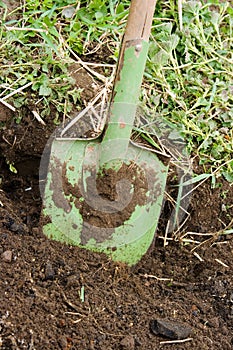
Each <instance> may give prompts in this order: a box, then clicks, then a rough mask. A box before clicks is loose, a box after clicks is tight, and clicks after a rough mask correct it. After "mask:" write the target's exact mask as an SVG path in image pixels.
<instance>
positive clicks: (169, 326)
mask: <svg viewBox="0 0 233 350" xmlns="http://www.w3.org/2000/svg"><path fill="white" fill-rule="evenodd" d="M150 328H151V331H152V333H154V334H156V335H161V336H164V337H167V338H170V339H172V340H176V339H185V338H187V337H189V335H190V333H191V331H192V328H191V327H190V326H188V325H186V324H184V323H181V322H178V321H176V320H167V319H159V318H158V319H155V320H153V321H151V324H150Z"/></svg>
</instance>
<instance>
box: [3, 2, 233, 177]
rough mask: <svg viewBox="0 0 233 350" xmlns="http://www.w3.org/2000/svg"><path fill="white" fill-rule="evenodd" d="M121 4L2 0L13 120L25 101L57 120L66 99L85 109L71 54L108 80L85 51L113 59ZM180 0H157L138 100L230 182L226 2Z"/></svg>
mask: <svg viewBox="0 0 233 350" xmlns="http://www.w3.org/2000/svg"><path fill="white" fill-rule="evenodd" d="M129 3H130V1H128V0H125V1H118V0H109V1H104V0H86V1H83V0H80V1H73V0H66V1H63V0H58V1H56V2H55V1H51V0H43V1H42V0H35V1H31V0H25V1H24V2H23V5H22V6H20V7H19V8H17V9H14V10H10V9H8V8H7V7H6V5H4V3H3V2H2V1H0V11H1V22H0V25H1V26H0V71H1V74H0V98H1V99H2V100H3V101H2V103H4V104H5V105H6V106H7V104H8V106H7V108H8V107H9V108H11V107H12V109H13V110H14V109H15V112H14V114H13V116H14V119H15V121H16V122H17V123H20V121H21V119H22V118H23V111H24V108H25V107H27V108H28V106H30V110H33V111H34V112H36V114H35V115H36V116H38V118H41V120H42V121H44V122H45V123H46V122H47V121H48V120H49V118H50V119H51V111H52V112H53V121H54V123H55V124H58V123H60V122H61V120H62V119H64V117H67V118H69V116H70V113H71V111H72V109H73V107H74V106H78V107H79V108H80V109H81V108H83V104H82V101H81V98H80V90H79V89H77V88H76V87H75V84H74V83H75V82H74V80H73V79H72V77H71V76H70V74H69V65H70V64H71V63H72V62H73V60H74V55H73V53H74V54H75V60H76V61H77V60H79V58H82V60H83V61H85V62H86V63H85V64H86V67H89V69H91V72H92V73H93V72H94V75H93V76H94V79H96V80H98V81H99V80H101V77H103V76H104V77H106V79H108V78H109V79H110V76H112V74H113V71H112V68H111V67H108V65H107V64H106V65H105V63H108V62H103V58H100V62H97V63H102V64H103V67H102V71H101V76H100V75H99V73H98V71H97V69H96V67H95V66H93V67H92V66H91V65H89V62H88V60H91V58H92V57H94V56H93V55H96V56H95V57H97V56H98V54H100V57H103V56H101V55H102V54H101V50H102V49H103V48H107V49H108V53H109V54H108V56H110V58H109V57H108V60H111V63H115V62H116V59H117V56H118V51H119V41H120V38H121V35H122V33H123V29H124V26H125V22H126V18H127V13H128V7H129ZM178 5H179V6H178ZM178 5H177V2H174V1H173V0H170V1H158V2H157V6H156V13H155V20H154V23H153V30H152V35H151V44H150V51H149V59H148V62H147V67H146V72H145V82H144V84H143V87H142V96H141V100H142V105H143V108H145V109H146V110H148V113H147V115H149V117H148V121H149V123H150V126H152V128H153V127H154V130H155V132H158V128H159V129H160V133H161V130H163V129H164V130H167V126H169V130H170V131H169V133H167V134H166V136H167V137H168V138H170V140H171V141H172V142H176V140H177V139H179V138H180V136H182V138H183V140H184V141H185V144H186V149H187V151H188V152H189V154H190V155H191V156H192V157H195V156H197V157H198V159H199V162H200V164H202V165H203V166H204V172H205V173H209V174H213V175H214V176H219V175H223V176H224V177H225V178H226V179H227V180H228V181H230V182H232V181H233V159H232V153H233V152H232V149H233V131H232V130H233V128H232V127H233V110H232V105H233V54H232V52H233V8H232V6H231V4H230V2H223V3H222V2H220V1H218V0H210V1H204V2H201V1H186V2H184V3H183V4H182V2H181V1H178ZM96 60H97V58H96ZM92 64H93V62H92ZM30 83H31V84H30ZM101 83H103V81H102V82H101ZM27 84H29V85H30V86H29V85H27ZM25 86H27V88H26V89H25V90H24V89H23V88H24V87H25ZM18 89H21V90H22V91H21V92H18V93H15V94H13V95H12V92H14V91H17V90H18ZM10 94H11V96H10V97H9V98H6V97H7V96H9V95H10ZM2 125H3V124H2ZM156 130H157V131H156ZM166 132H167V131H166Z"/></svg>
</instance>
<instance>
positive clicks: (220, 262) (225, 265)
mask: <svg viewBox="0 0 233 350" xmlns="http://www.w3.org/2000/svg"><path fill="white" fill-rule="evenodd" d="M215 261H217V262H218V263H219V264H220V265H222V266H224V267H229V266H228V265H227V264H225V263H224V262H222V261H221V260H219V259H215Z"/></svg>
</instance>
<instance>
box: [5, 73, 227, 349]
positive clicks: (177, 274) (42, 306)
mask: <svg viewBox="0 0 233 350" xmlns="http://www.w3.org/2000/svg"><path fill="white" fill-rule="evenodd" d="M75 74H76V76H75V79H76V80H77V85H78V80H79V75H78V72H77V71H76V73H75ZM81 74H82V76H81V77H80V79H85V77H84V72H83V71H81ZM81 85H82V82H81V81H80V82H79V86H81ZM90 96H91V94H90V91H89V90H88V94H87V96H86V100H87V101H88V99H89V98H90ZM0 121H4V122H5V127H4V128H3V129H1V130H0V276H1V278H0V305H1V307H0V349H3V350H11V349H12V350H13V349H14V350H15V349H20V350H21V349H28V350H29V349H30V350H44V349H46V350H47V349H48V350H49V349H51V350H56V349H62V350H68V349H70V350H77V349H83V350H118V349H119V350H139V349H140V350H154V349H160V348H163V347H164V348H165V349H180V350H181V349H200V350H205V349H206V350H207V349H208V350H210V349H211V350H212V349H213V350H215V349H224V350H227V349H233V276H232V268H233V259H232V256H233V235H232V234H228V235H226V234H224V229H230V228H232V217H233V185H232V184H230V183H228V182H227V181H225V180H224V179H223V178H222V177H219V178H217V183H216V184H215V186H214V187H213V184H212V183H211V182H210V181H208V180H207V181H205V182H204V183H203V184H202V185H200V186H198V187H197V188H196V189H194V190H193V192H192V196H191V198H190V203H189V206H188V208H187V211H188V213H189V215H188V217H187V218H186V219H185V221H184V223H183V226H182V228H181V229H180V230H179V232H178V231H177V232H171V233H168V235H167V234H166V232H165V231H166V225H167V222H168V220H169V217H170V215H171V210H172V204H171V201H170V200H169V199H167V200H166V202H165V204H164V209H163V211H162V214H161V219H160V223H159V226H158V230H157V238H156V240H155V243H154V246H153V247H152V248H151V249H150V251H149V252H148V253H147V254H146V255H145V256H144V257H143V258H142V259H141V261H140V262H139V263H138V264H137V265H136V266H134V267H131V268H129V267H128V266H126V265H124V264H121V263H116V262H112V261H111V260H110V259H109V258H108V257H107V256H105V255H102V254H98V253H94V252H91V251H88V250H84V249H81V248H79V247H73V246H69V245H65V244H62V243H60V242H56V241H52V240H49V239H47V238H46V237H45V236H44V235H43V234H42V233H41V232H40V227H39V222H40V213H41V206H42V202H41V197H40V191H39V165H40V157H41V155H42V152H43V150H44V147H45V145H46V142H47V140H48V138H49V137H50V135H51V133H52V132H53V130H54V124H53V118H52V116H51V121H50V119H49V117H48V122H47V124H46V126H43V125H40V124H39V123H38V122H37V121H36V120H33V119H32V118H31V114H30V112H29V111H25V117H24V118H23V119H22V121H21V123H20V124H16V123H15V121H14V118H13V115H12V113H11V111H9V110H8V109H7V108H6V107H4V106H3V105H0ZM9 164H13V165H14V167H15V168H16V169H17V173H14V172H12V171H10V168H9ZM193 170H194V172H196V173H199V172H201V171H202V169H201V168H200V167H199V165H198V164H197V162H194V164H193ZM173 185H174V183H173V174H172V171H171V172H170V175H169V178H168V183H167V191H168V192H169V193H170V194H174V193H175V192H176V188H175V187H174V186H173ZM99 186H100V184H99ZM99 190H101V188H99ZM114 195H115V194H114V193H113V196H114ZM165 237H166V239H165ZM161 320H162V321H161ZM155 324H156V325H158V324H160V328H161V324H162V325H163V326H164V324H165V325H167V324H169V327H170V326H172V325H173V327H174V332H173V333H175V334H177V333H179V332H178V330H177V329H178V328H179V327H181V329H182V326H180V324H181V325H185V326H186V328H185V330H187V329H190V328H191V333H190V332H188V333H187V334H186V337H185V339H184V340H183V339H179V340H171V339H170V338H169V337H168V336H167V333H166V332H165V331H164V330H163V332H161V333H159V332H157V331H156V332H155V330H154V328H153V327H154V325H155ZM152 325H153V327H152ZM185 326H184V327H185ZM177 338H179V337H178V336H177ZM181 338H182V337H181ZM169 341H170V342H169Z"/></svg>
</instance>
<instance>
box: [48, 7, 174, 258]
mask: <svg viewBox="0 0 233 350" xmlns="http://www.w3.org/2000/svg"><path fill="white" fill-rule="evenodd" d="M155 3H156V1H155V0H144V1H141V0H132V1H131V6H130V12H129V17H128V21H127V26H126V31H125V35H124V37H123V40H122V44H121V51H120V55H119V60H118V66H117V70H116V75H115V82H114V87H113V92H112V97H111V103H110V107H109V110H108V117H107V122H106V125H105V127H104V130H103V132H102V134H101V135H100V136H98V137H97V138H93V139H90V138H89V139H85V140H84V139H82V138H76V139H67V138H66V137H65V136H64V134H65V133H64V131H63V132H61V134H60V137H57V138H55V139H54V141H53V142H52V146H51V152H50V160H49V166H48V174H47V181H46V185H45V190H44V196H43V213H42V225H43V232H44V233H45V234H46V235H47V236H48V237H49V238H52V239H55V240H59V241H62V242H66V243H68V244H72V245H78V246H80V247H83V248H86V249H89V250H92V251H97V252H103V253H106V254H107V255H109V256H110V257H111V258H112V259H113V260H115V261H120V262H124V263H127V264H128V265H134V264H136V263H137V262H138V261H139V260H140V259H141V257H142V256H143V255H144V254H145V253H146V252H147V250H148V248H149V247H150V245H151V243H152V241H153V239H154V235H155V231H156V227H157V223H158V219H159V216H160V212H161V207H162V202H163V195H164V188H165V184H166V177H167V170H168V162H169V157H168V156H166V155H164V154H159V153H158V152H156V151H155V150H154V149H152V148H150V147H146V146H144V145H139V144H137V143H136V142H135V141H132V140H131V139H130V138H131V134H132V129H133V125H134V120H135V115H136V109H137V105H138V98H139V94H140V88H141V83H142V79H143V73H144V69H145V64H146V60H147V53H148V45H149V44H148V41H149V36H150V30H151V25H152V19H153V14H154V8H155ZM66 129H67V128H66Z"/></svg>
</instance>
